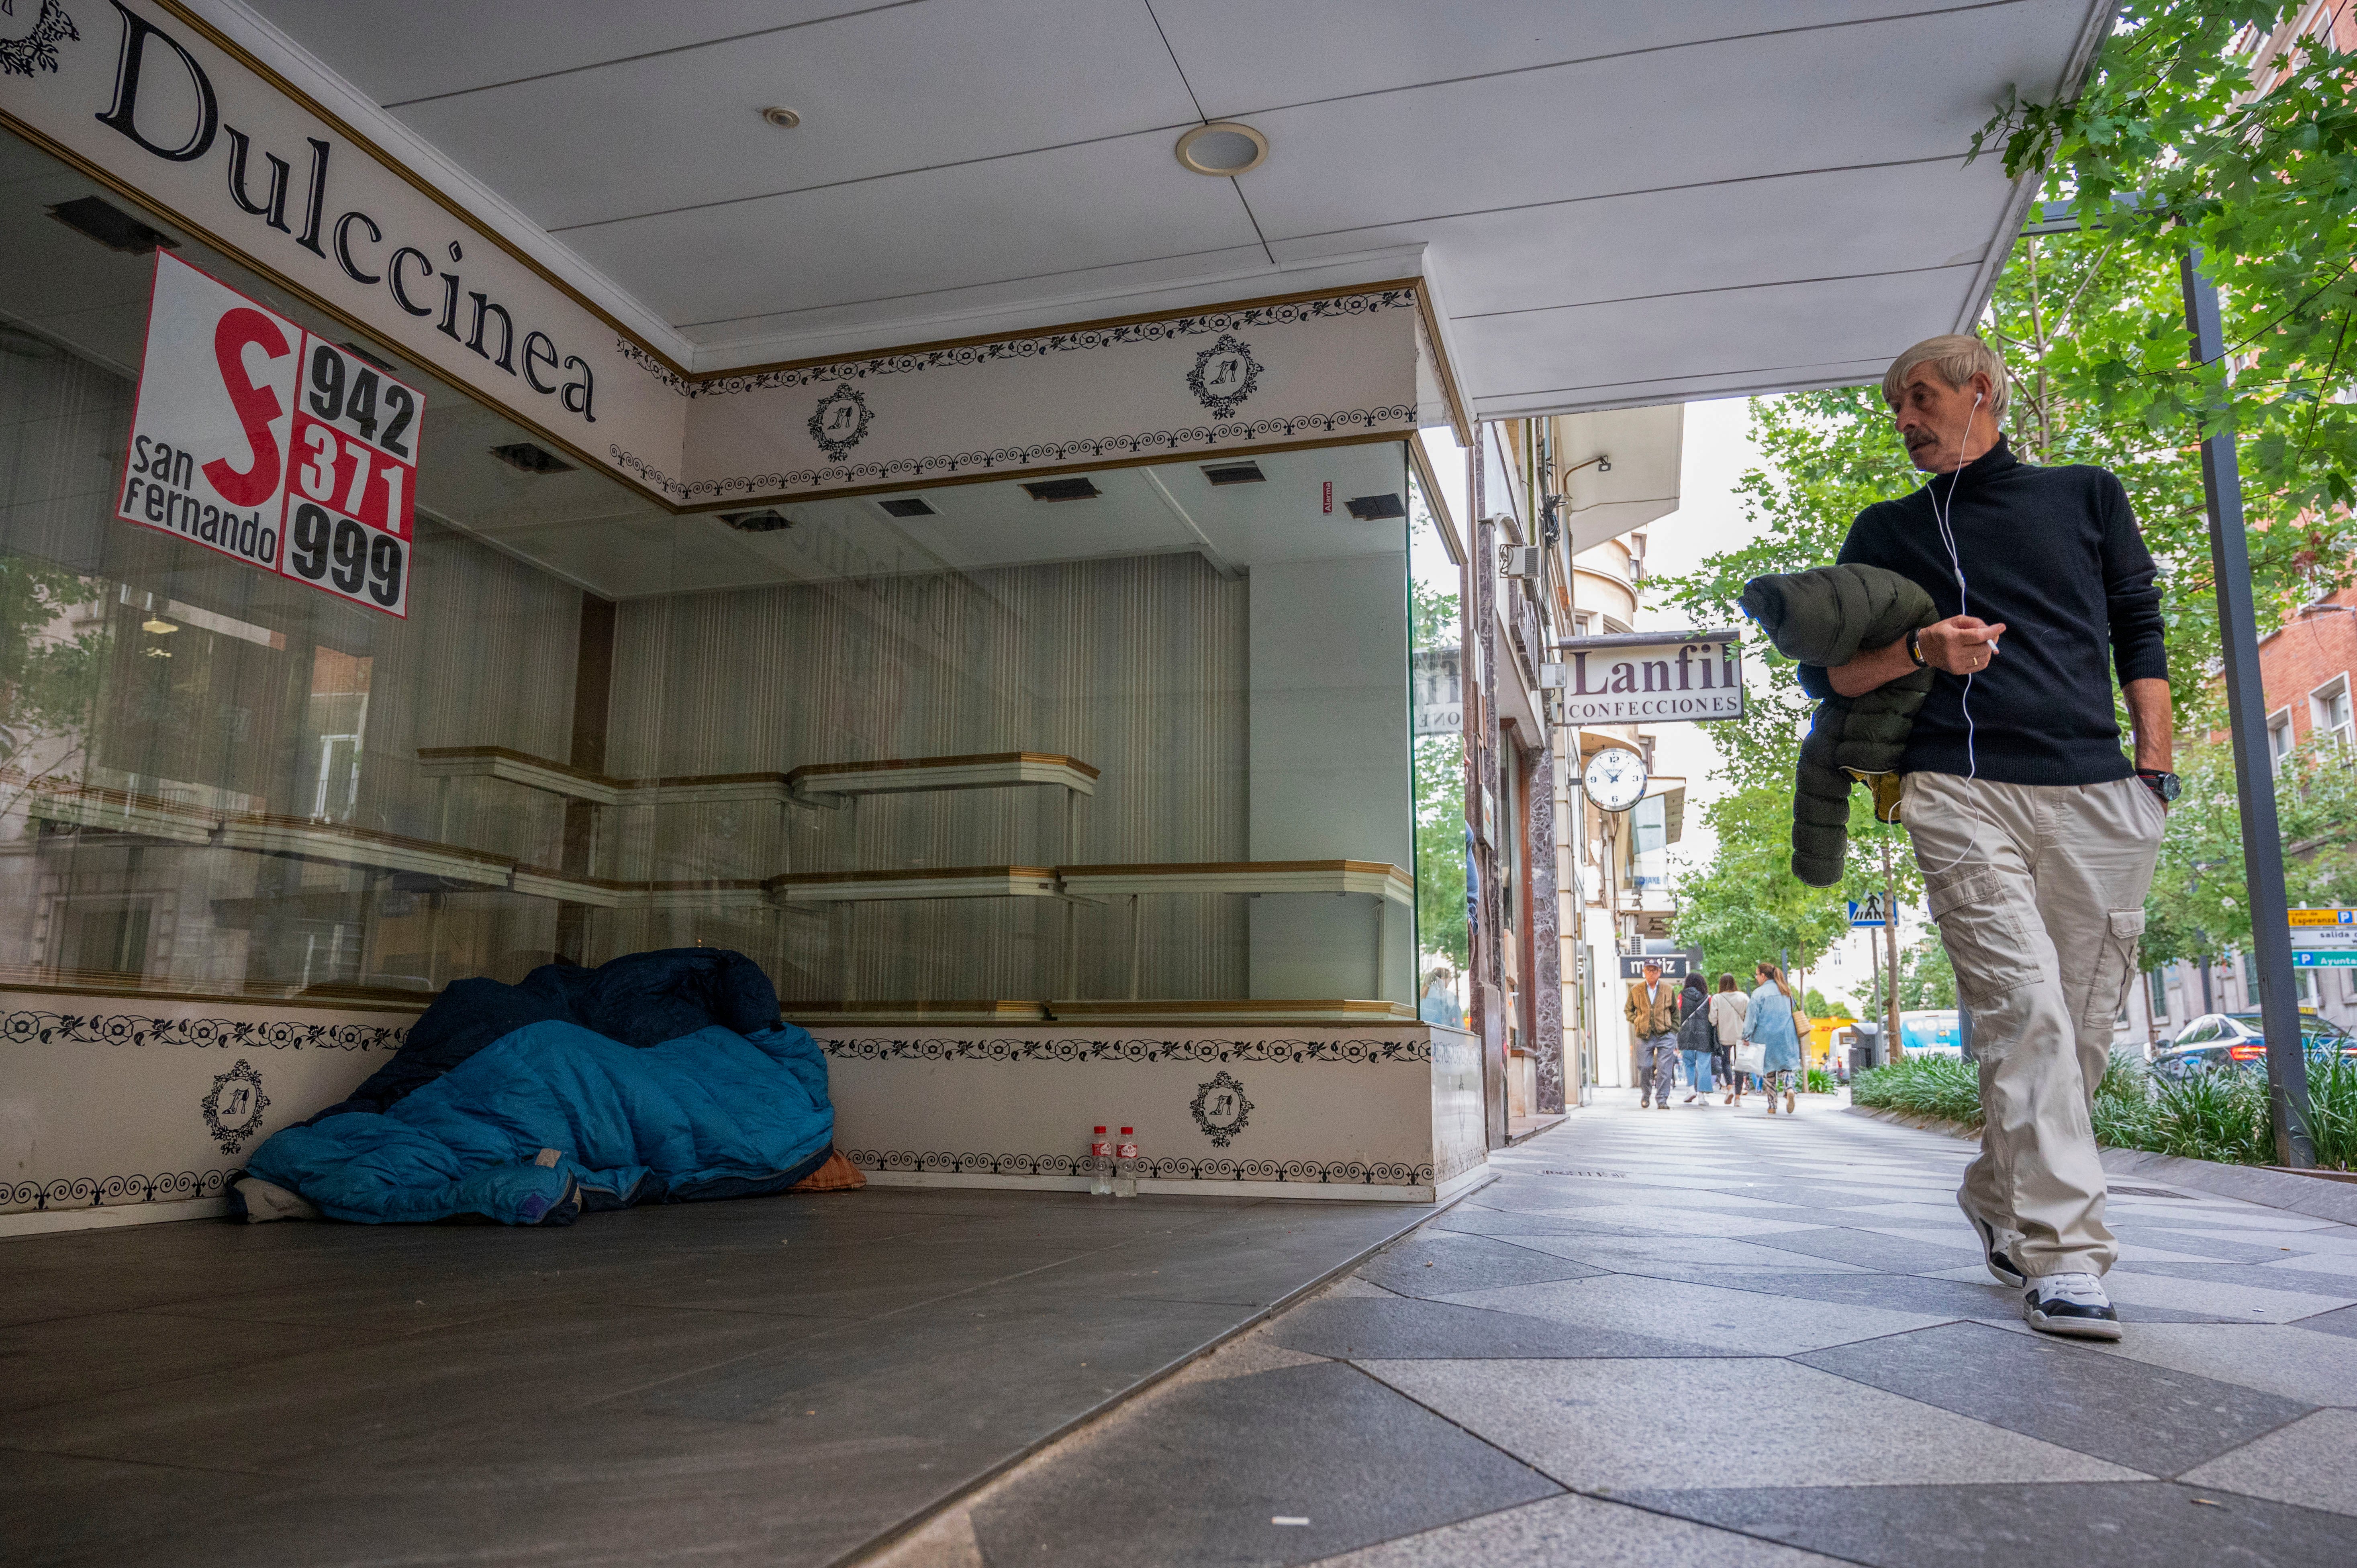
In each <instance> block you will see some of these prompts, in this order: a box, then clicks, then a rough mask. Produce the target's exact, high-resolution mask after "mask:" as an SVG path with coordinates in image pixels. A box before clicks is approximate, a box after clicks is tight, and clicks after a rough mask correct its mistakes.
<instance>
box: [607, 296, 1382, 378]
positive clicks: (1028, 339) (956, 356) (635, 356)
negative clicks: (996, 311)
mask: <svg viewBox="0 0 2357 1568" xmlns="http://www.w3.org/2000/svg"><path fill="white" fill-rule="evenodd" d="M1415 307H1416V300H1415V289H1413V288H1386V289H1378V290H1376V291H1374V292H1372V293H1369V294H1344V295H1331V296H1329V297H1327V298H1324V299H1299V300H1294V301H1292V302H1290V303H1288V304H1285V305H1255V306H1247V307H1246V308H1244V309H1242V310H1219V311H1211V312H1209V313H1207V314H1205V315H1202V316H1180V317H1173V318H1171V319H1169V320H1167V321H1133V322H1129V323H1126V324H1125V325H1121V326H1114V327H1092V328H1087V329H1085V330H1083V331H1078V332H1045V333H1032V334H1029V335H1028V336H1025V337H1020V338H997V339H996V340H994V341H991V342H987V343H961V344H957V345H955V346H953V347H951V348H946V349H919V350H914V351H911V352H909V353H905V354H876V355H870V356H867V357H865V358H861V359H851V360H828V361H826V362H825V363H823V364H817V365H802V366H798V367H792V368H789V369H785V370H777V371H752V372H749V373H748V374H745V375H737V376H729V375H721V376H711V377H705V378H699V379H696V380H693V381H691V380H689V379H688V378H686V377H683V376H681V375H679V374H677V373H676V372H674V371H670V370H668V369H666V368H664V367H663V366H662V364H661V363H659V362H657V360H655V359H654V357H653V356H652V355H651V354H648V353H647V352H646V351H645V350H644V349H640V348H638V347H637V345H635V344H632V343H630V341H628V340H627V339H622V338H617V339H616V341H615V346H616V348H617V349H619V351H620V352H621V354H622V355H623V357H624V358H626V359H628V360H630V361H631V362H632V363H633V364H635V365H637V366H638V367H639V368H640V369H641V370H643V371H646V372H647V373H648V374H649V375H651V376H653V377H654V378H656V379H657V380H658V381H662V383H663V384H664V385H665V386H667V387H669V388H671V390H672V391H673V392H677V393H679V394H680V395H681V396H682V397H691V398H694V397H733V396H735V395H737V393H739V392H770V391H774V390H777V389H780V388H791V387H807V386H820V385H823V384H825V383H827V382H830V381H865V380H866V379H867V378H868V377H870V376H896V375H912V374H916V373H918V372H920V371H934V370H955V369H961V368H963V367H965V366H968V365H985V364H991V363H994V362H996V361H1002V360H1037V359H1039V358H1041V357H1043V356H1045V355H1049V354H1070V353H1076V352H1085V351H1087V350H1089V349H1115V348H1122V347H1125V346H1126V345H1129V344H1133V343H1162V342H1168V341H1170V340H1172V339H1174V338H1200V337H1202V336H1204V335H1205V334H1207V333H1217V332H1235V331H1241V330H1243V329H1245V328H1254V327H1267V326H1289V325H1292V324H1294V323H1297V322H1302V321H1335V320H1347V319H1349V318H1351V317H1359V316H1372V315H1374V314H1375V313H1376V312H1378V311H1383V310H1414V309H1415Z"/></svg>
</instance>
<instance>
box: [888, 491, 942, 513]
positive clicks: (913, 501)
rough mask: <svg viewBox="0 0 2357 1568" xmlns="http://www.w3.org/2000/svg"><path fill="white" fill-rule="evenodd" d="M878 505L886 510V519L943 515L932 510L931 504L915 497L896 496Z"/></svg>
mask: <svg viewBox="0 0 2357 1568" xmlns="http://www.w3.org/2000/svg"><path fill="white" fill-rule="evenodd" d="M876 504H877V506H879V507H882V508H883V509H884V515H885V516H886V517H939V516H941V513H939V512H937V511H935V510H933V509H932V505H931V502H928V501H922V500H920V499H917V498H916V497H915V496H894V497H893V498H892V499H890V500H888V501H877V503H876Z"/></svg>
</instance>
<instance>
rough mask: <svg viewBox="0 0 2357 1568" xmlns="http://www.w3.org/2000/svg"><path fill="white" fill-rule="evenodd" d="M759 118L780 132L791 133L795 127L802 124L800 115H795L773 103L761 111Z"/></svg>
mask: <svg viewBox="0 0 2357 1568" xmlns="http://www.w3.org/2000/svg"><path fill="white" fill-rule="evenodd" d="M761 118H762V119H764V120H767V121H768V122H769V123H770V124H772V125H775V126H776V127H777V128H778V129H779V130H780V131H791V130H792V129H793V128H794V127H795V126H797V125H799V124H802V116H801V115H799V114H797V113H794V112H793V111H792V110H791V109H788V108H785V107H783V106H782V105H780V104H775V103H773V104H771V105H770V107H769V108H767V109H764V110H762V111H761Z"/></svg>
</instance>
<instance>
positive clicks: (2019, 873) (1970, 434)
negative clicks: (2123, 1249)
mask: <svg viewBox="0 0 2357 1568" xmlns="http://www.w3.org/2000/svg"><path fill="white" fill-rule="evenodd" d="M2006 391H2007V381H2006V370H2005V365H2004V362H2003V361H2002V360H1999V359H1998V358H1997V356H1996V353H1995V352H1994V351H1992V350H1991V349H1989V348H1988V347H1987V346H1986V345H1985V344H1984V343H1982V342H1981V341H1980V340H1979V339H1978V338H1965V337H1944V338H1927V339H1926V340H1924V341H1923V342H1921V343H1918V344H1916V345H1915V346H1914V347H1913V348H1911V349H1908V350H1907V351H1906V352H1905V353H1903V354H1901V355H1900V356H1899V358H1898V359H1897V360H1894V361H1893V362H1892V364H1891V366H1890V370H1889V373H1888V374H1887V375H1885V376H1884V377H1883V382H1882V393H1883V398H1884V400H1885V401H1886V402H1887V403H1889V405H1890V409H1891V413H1892V417H1893V418H1894V420H1895V421H1896V422H1897V424H1898V427H1899V435H1900V439H1902V440H1903V441H1905V442H1906V444H1907V451H1908V455H1909V456H1910V457H1912V458H1913V459H1914V462H1915V466H1916V467H1918V468H1921V469H1922V470H1924V471H1925V472H1926V473H1929V474H1930V475H1931V476H1932V478H1931V479H1930V481H1929V482H1928V483H1926V484H1925V485H1924V486H1923V488H1922V489H1919V490H1917V491H1915V492H1914V493H1913V494H1912V495H1910V496H1907V497H1905V498H1903V499H1899V500H1895V501H1883V502H1881V503H1879V504H1878V505H1875V506H1871V507H1868V508H1867V510H1865V511H1863V512H1861V513H1859V514H1858V518H1857V521H1856V522H1855V523H1853V524H1852V525H1851V527H1850V531H1849V537H1848V539H1847V540H1846V541H1845V542H1844V543H1843V545H1842V549H1841V555H1840V559H1841V560H1842V561H1844V562H1853V561H1854V562H1859V563H1862V564H1867V565H1872V566H1882V567H1886V568H1888V569H1889V570H1891V571H1894V572H1897V573H1899V574H1900V575H1902V576H1905V577H1908V578H1910V579H1911V580H1912V581H1914V582H1915V583H1917V584H1919V585H1921V586H1922V587H1923V588H1924V590H1925V591H1927V592H1928V593H1929V594H1930V595H1931V596H1932V603H1933V604H1934V605H1935V606H1937V607H1938V609H1939V613H1940V614H1941V616H1942V617H1943V619H1941V620H1939V621H1937V622H1935V623H1934V624H1932V625H1931V626H1927V627H1923V628H1920V629H1918V630H1917V631H1915V632H1912V633H1910V635H1909V636H1907V637H1906V638H1904V639H1900V641H1898V642H1895V643H1892V644H1891V645H1890V646H1889V647H1887V648H1878V649H1869V650H1865V651H1863V652H1861V653H1859V654H1858V656H1857V658H1855V659H1853V660H1850V661H1849V662H1848V663H1846V664H1844V665H1841V666H1839V667H1837V668H1835V669H1832V670H1814V669H1809V668H1806V667H1803V670H1802V672H1801V675H1802V685H1803V687H1804V688H1805V689H1807V690H1808V691H1809V692H1810V693H1813V695H1816V696H1820V697H1823V696H1826V695H1830V694H1832V693H1841V694H1842V695H1844V696H1857V695H1858V694H1859V693H1864V692H1870V691H1873V690H1874V689H1875V688H1876V687H1878V686H1880V685H1882V684H1884V683H1885V682H1889V681H1892V680H1895V679H1897V678H1899V677H1900V676H1902V675H1905V674H1907V673H1909V672H1910V671H1914V670H1917V669H1920V668H1922V667H1923V666H1925V665H1930V666H1931V667H1932V669H1934V670H1936V671H1939V673H1938V675H1937V676H1936V677H1935V678H1934V680H1933V683H1932V694H1931V696H1930V698H1929V699H1927V700H1926V701H1925V703H1924V704H1923V709H1922V712H1921V714H1919V715H1918V716H1917V718H1916V720H1915V728H1914V733H1913V735H1912V736H1911V738H1910V742H1909V745H1908V748H1907V754H1906V756H1905V757H1903V758H1902V759H1901V762H1900V772H1901V773H1902V774H1903V775H1904V777H1903V779H1901V783H1900V821H1901V822H1903V823H1905V825H1906V828H1907V832H1908V836H1909V838H1910V839H1911V840H1912V841H1913V843H1914V847H1915V858H1916V862H1917V864H1918V865H1921V867H1922V870H1923V878H1924V886H1925V889H1926V895H1927V901H1928V903H1929V905H1930V910H1931V916H1932V919H1933V920H1934V921H1936V922H1937V923H1938V924H1939V927H1940V938H1941V941H1942V943H1943V945H1944V946H1945V947H1946V948H1947V950H1948V956H1949V958H1950V959H1951V960H1952V961H1953V963H1954V965H1955V971H1956V989H1957V993H1958V995H1959V996H1960V998H1961V999H1962V1000H1963V1002H1964V1005H1965V1006H1966V1007H1967V1008H1969V1009H1970V1010H1971V1012H1972V1017H1973V1042H1974V1047H1975V1055H1976V1056H1977V1057H1978V1058H1979V1060H1980V1090H1981V1112H1982V1118H1983V1122H1982V1133H1981V1155H1980V1158H1978V1159H1977V1160H1975V1161H1974V1162H1973V1164H1972V1165H1971V1166H1970V1168H1969V1169H1967V1170H1966V1171H1965V1173H1964V1187H1963V1188H1962V1189H1961V1190H1960V1191H1959V1192H1958V1193H1957V1194H1956V1201H1957V1203H1958V1204H1959V1205H1960V1206H1961V1207H1962V1208H1964V1215H1965V1218H1967V1219H1970V1220H1971V1221H1972V1223H1973V1226H1974V1228H1975V1230H1976V1231H1977V1232H1978V1235H1979V1240H1980V1243H1981V1248H1982V1251H1983V1253H1984V1255H1985V1256H1986V1259H1987V1262H1988V1268H1989V1272H1990V1273H1992V1274H1994V1275H1995V1276H1996V1278H1997V1279H1998V1280H2000V1281H2002V1282H2003V1283H2007V1284H2009V1285H2012V1286H2014V1287H2015V1288H2017V1289H2020V1290H2022V1291H2023V1292H2024V1316H2027V1317H2028V1319H2029V1324H2030V1326H2032V1327H2034V1328H2038V1329H2041V1330H2043V1331H2045V1332H2047V1333H2052V1334H2073V1335H2079V1336H2083V1337H2089V1338H2099V1339H2116V1338H2118V1337H2120V1325H2119V1318H2118V1316H2117V1315H2116V1314H2115V1312H2114V1311H2113V1309H2112V1305H2111V1299H2110V1297H2109V1296H2108V1295H2107V1294H2105V1293H2104V1286H2103V1280H2102V1276H2103V1275H2104V1273H2106V1272H2107V1271H2108V1270H2109V1269H2110V1268H2111V1266H2112V1263H2113V1262H2114V1260H2115V1258H2116V1257H2117V1256H2118V1254H2119V1248H2118V1245H2117V1243H2116V1242H2115V1241H2114V1240H2113V1238H2112V1233H2111V1231H2110V1230H2108V1229H2107V1228H2106V1227H2105V1226H2104V1196H2105V1188H2104V1168H2103V1165H2101V1164H2100V1163H2099V1161H2098V1160H2097V1158H2096V1152H2095V1138H2094V1132H2093V1126H2092V1124H2091V1123H2090V1122H2089V1119H2088V1112H2089V1110H2090V1108H2091V1107H2092V1105H2093V1099H2094V1090H2095V1085H2096V1083H2097V1082H2098V1081H2099V1080H2100V1079H2102V1077H2103V1073H2104V1067H2105V1065H2106V1061H2107V1059H2108V1057H2109V1054H2110V1050H2111V1043H2112V1020H2113V1015H2114V1014H2115V1012H2116V1011H2117V1009H2118V1008H2119V1006H2120V1004H2121V1002H2122V1001H2123V999H2124V998H2125V997H2126V993H2127V987H2128V985H2129V984H2130V983H2131V982H2132V981H2133V979H2134V977H2135V975H2136V939H2137V938H2138V936H2139V935H2140V934H2141V933H2142V932H2143V930H2144V899H2145V893H2146V891H2147V888H2149V887H2150V886H2151V883H2152V871H2153V862H2154V860H2155V858H2156V857H2157V855H2158V852H2159V846H2160V832H2161V825H2162V822H2163V818H2164V813H2165V811H2166V807H2167V802H2168V801H2169V800H2174V799H2175V798H2176V794H2177V787H2178V786H2177V778H2176V776H2175V775H2174V774H2172V773H2170V772H2169V771H2168V769H2169V751H2170V716H2169V666H2168V660H2167V658H2166V656H2165V653H2164V650H2163V647H2162V628H2161V616H2160V593H2159V590H2158V588H2157V587H2156V586H2155V585H2154V572H2153V563H2152V556H2151V555H2150V553H2147V551H2146V549H2145V545H2144V540H2143V538H2142V536H2141V535H2140V534H2139V533H2138V532H2137V530H2136V517H2135V515H2134V514H2133V513H2132V512H2131V511H2130V510H2129V508H2128V500H2127V494H2126V491H2125V490H2123V489H2121V487H2120V482H2119V480H2118V479H2116V478H2114V477H2113V476H2112V475H2111V474H2109V473H2107V472H2105V471H2104V469H2101V468H2095V467H2083V466H2074V467H2052V468H2046V467H2032V466H2031V465H2029V464H2027V463H2023V462H2019V461H2018V460H2017V459H2016V458H2015V457H2014V456H2013V454H2012V453H2011V452H2010V451H2009V450H2007V446H2006V444H2005V437H2004V435H2002V434H2001V433H2000V431H1999V428H1998V421H1999V419H2000V417H2001V416H2002V415H2003V413H2005V405H2006ZM2000 648H2002V657H2000ZM2115 671H2116V672H2117V674H2118V677H2119V682H2120V686H2121V689H2122V691H2123V692H2124V693H2125V695H2126V701H2127V709H2128V715H2129V719H2130V722H2131V723H2132V724H2133V725H2134V726H2135V730H2136V765H2135V766H2134V767H2133V768H2131V767H2130V766H2129V763H2128V759H2127V757H2126V756H2124V755H2123V754H2122V752H2121V750H2120V732H2119V723H2118V720H2117V718H2116V717H2115V707H2114V699H2113V688H2112V677H2113V674H2114V672H2115Z"/></svg>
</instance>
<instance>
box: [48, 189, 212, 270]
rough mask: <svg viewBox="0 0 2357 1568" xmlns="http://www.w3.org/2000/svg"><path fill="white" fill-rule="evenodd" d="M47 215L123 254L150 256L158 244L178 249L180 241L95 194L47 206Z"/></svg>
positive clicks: (167, 248)
mask: <svg viewBox="0 0 2357 1568" xmlns="http://www.w3.org/2000/svg"><path fill="white" fill-rule="evenodd" d="M49 216H50V217H52V218H54V219H56V220H58V221H59V222H60V223H62V224H64V225H65V226H66V227H67V228H69V229H70V230H72V231H74V232H75V233H77V234H80V235H81V236H83V237H84V238H85V239H91V240H95V241H97V242H99V243H100V244H102V245H103V246H105V247H106V248H107V249H108V250H110V251H121V252H124V254H126V255H133V256H146V255H153V254H154V253H155V251H156V247H157V246H158V245H160V246H162V247H163V248H164V249H165V250H167V251H177V250H178V249H179V248H180V242H178V240H175V239H173V238H172V237H171V236H170V235H168V234H163V233H158V232H157V231H156V230H153V229H150V228H149V227H147V225H146V224H145V223H142V222H141V221H139V220H138V219H136V218H134V217H133V216H131V214H129V213H128V212H125V211H124V210H123V209H121V208H120V207H117V206H115V205H114V204H113V202H111V201H101V200H100V199H98V198H97V197H95V196H84V197H81V198H78V199H75V200H72V201H60V202H59V203H58V204H57V205H56V206H55V207H52V208H50V209H49Z"/></svg>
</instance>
